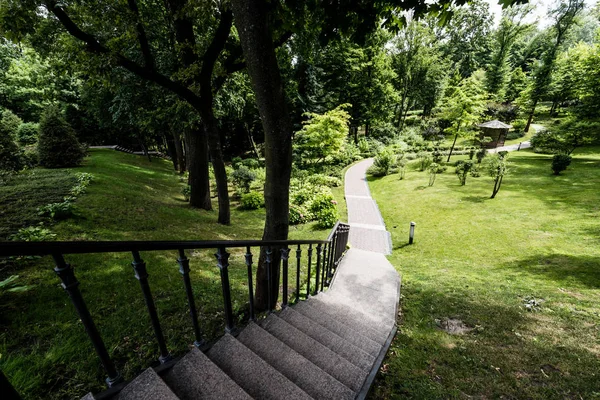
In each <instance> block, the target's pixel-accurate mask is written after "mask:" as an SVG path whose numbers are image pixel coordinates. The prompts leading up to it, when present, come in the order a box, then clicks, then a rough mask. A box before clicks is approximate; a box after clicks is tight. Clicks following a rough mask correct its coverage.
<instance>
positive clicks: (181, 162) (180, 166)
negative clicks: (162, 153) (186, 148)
mask: <svg viewBox="0 0 600 400" xmlns="http://www.w3.org/2000/svg"><path fill="white" fill-rule="evenodd" d="M171 134H172V135H173V147H174V148H175V154H176V157H177V168H176V169H177V172H179V173H180V174H183V173H184V172H185V157H184V155H183V144H182V143H181V137H179V135H178V134H177V133H176V132H175V131H174V130H172V131H171Z"/></svg>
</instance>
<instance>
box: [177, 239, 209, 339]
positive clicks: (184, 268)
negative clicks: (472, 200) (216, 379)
mask: <svg viewBox="0 0 600 400" xmlns="http://www.w3.org/2000/svg"><path fill="white" fill-rule="evenodd" d="M177 263H178V264H179V273H180V274H181V277H182V278H183V286H184V287H185V293H186V294H187V298H188V304H189V307H190V317H191V318H192V326H193V328H194V337H195V339H196V340H195V341H194V346H196V347H197V348H199V349H200V348H202V347H203V346H204V345H205V344H206V342H205V341H204V339H202V335H201V334H200V325H199V324H198V311H197V310H196V301H195V300H194V291H193V290H192V282H191V281H190V260H189V259H188V258H187V257H186V255H185V250H184V249H179V258H178V259H177Z"/></svg>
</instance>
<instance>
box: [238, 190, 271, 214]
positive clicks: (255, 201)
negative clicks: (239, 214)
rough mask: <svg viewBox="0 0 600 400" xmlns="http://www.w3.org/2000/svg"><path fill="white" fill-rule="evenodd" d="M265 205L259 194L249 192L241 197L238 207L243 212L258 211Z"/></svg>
mask: <svg viewBox="0 0 600 400" xmlns="http://www.w3.org/2000/svg"><path fill="white" fill-rule="evenodd" d="M264 204H265V199H264V197H263V195H262V194H261V193H258V192H250V193H245V194H243V195H242V199H241V202H240V207H241V208H242V209H243V210H258V209H259V208H261V207H262V206H263V205H264Z"/></svg>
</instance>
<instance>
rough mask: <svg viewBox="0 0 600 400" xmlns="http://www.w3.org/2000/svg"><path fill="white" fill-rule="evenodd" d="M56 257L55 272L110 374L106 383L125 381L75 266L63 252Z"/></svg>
mask: <svg viewBox="0 0 600 400" xmlns="http://www.w3.org/2000/svg"><path fill="white" fill-rule="evenodd" d="M52 257H53V258H54V263H55V264H56V268H54V272H56V275H58V277H59V278H60V280H61V281H62V283H61V286H62V288H63V289H64V290H65V291H66V292H67V294H68V295H69V297H70V298H71V302H72V303H73V306H75V311H77V314H78V315H79V319H80V320H81V323H82V324H83V327H84V328H85V331H86V333H87V334H88V336H89V338H90V340H91V341H92V345H93V346H94V349H95V350H96V354H97V355H98V357H99V358H100V362H101V363H102V366H103V367H104V370H105V371H106V373H107V374H108V378H106V380H105V381H106V384H107V385H108V387H112V386H114V385H116V384H117V383H120V382H122V381H123V377H122V376H121V374H119V372H118V371H117V369H116V368H115V365H114V364H113V362H112V360H111V359H110V356H109V355H108V351H106V346H105V345H104V342H103V341H102V337H101V336H100V333H99V332H98V329H97V328H96V324H94V320H93V319H92V316H91V314H90V312H89V310H88V308H87V306H86V305H85V301H83V297H82V296H81V292H80V291H79V287H78V286H79V281H77V278H76V277H75V273H74V272H73V267H71V265H70V264H67V263H66V262H65V259H64V257H63V256H62V254H58V253H57V254H52Z"/></svg>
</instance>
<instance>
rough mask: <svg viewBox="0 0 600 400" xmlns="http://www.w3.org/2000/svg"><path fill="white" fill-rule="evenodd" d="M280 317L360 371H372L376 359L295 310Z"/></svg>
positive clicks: (284, 312)
mask: <svg viewBox="0 0 600 400" xmlns="http://www.w3.org/2000/svg"><path fill="white" fill-rule="evenodd" d="M278 316H279V317H280V318H282V319H283V320H284V321H286V322H287V323H289V324H290V325H293V326H294V327H296V329H298V330H300V331H302V332H304V333H305V334H306V335H307V336H310V337H311V338H313V339H314V340H316V341H317V342H319V343H321V344H322V345H324V346H326V347H328V348H329V349H331V350H333V351H334V352H335V353H337V354H339V355H340V356H342V357H343V358H345V359H346V360H348V361H350V362H351V363H352V364H354V365H356V366H357V367H359V368H360V369H362V370H364V371H370V370H371V368H372V367H373V363H374V362H375V357H373V356H371V355H370V354H367V353H366V352H364V351H363V350H361V349H360V348H358V347H356V346H354V345H353V344H352V343H350V342H348V341H347V340H345V339H343V338H341V337H339V336H338V335H336V334H335V333H333V332H331V331H330V330H328V329H327V328H325V327H324V326H322V325H319V324H318V323H316V322H314V321H313V320H311V319H310V318H308V317H306V316H305V315H303V314H302V313H300V312H298V311H296V310H294V309H293V308H291V307H288V308H286V309H284V310H283V311H282V312H281V313H280V314H279V315H278Z"/></svg>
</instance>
